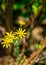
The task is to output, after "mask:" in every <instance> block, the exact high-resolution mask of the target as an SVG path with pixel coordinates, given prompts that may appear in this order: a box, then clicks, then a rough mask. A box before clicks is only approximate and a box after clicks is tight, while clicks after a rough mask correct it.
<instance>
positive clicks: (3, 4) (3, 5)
mask: <svg viewBox="0 0 46 65" xmlns="http://www.w3.org/2000/svg"><path fill="white" fill-rule="evenodd" d="M1 8H2V9H3V10H4V11H5V8H6V5H5V3H2V4H1Z"/></svg>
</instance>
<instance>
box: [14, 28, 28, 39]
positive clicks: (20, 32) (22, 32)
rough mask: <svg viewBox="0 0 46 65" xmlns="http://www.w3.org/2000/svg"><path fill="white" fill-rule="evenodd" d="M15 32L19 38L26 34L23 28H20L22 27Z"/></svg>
mask: <svg viewBox="0 0 46 65" xmlns="http://www.w3.org/2000/svg"><path fill="white" fill-rule="evenodd" d="M15 34H16V35H18V36H19V37H20V38H22V37H25V35H26V34H27V33H26V32H25V29H24V30H22V28H19V29H18V30H17V32H15Z"/></svg>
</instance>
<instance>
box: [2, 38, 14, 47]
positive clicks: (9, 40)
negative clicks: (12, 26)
mask: <svg viewBox="0 0 46 65" xmlns="http://www.w3.org/2000/svg"><path fill="white" fill-rule="evenodd" d="M2 41H3V42H2V43H1V44H3V47H6V48H8V47H10V43H12V42H13V41H12V40H11V39H9V38H3V39H2Z"/></svg>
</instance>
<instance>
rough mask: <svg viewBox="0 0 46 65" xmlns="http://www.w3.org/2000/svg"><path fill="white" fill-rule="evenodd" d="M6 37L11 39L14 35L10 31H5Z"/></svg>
mask: <svg viewBox="0 0 46 65" xmlns="http://www.w3.org/2000/svg"><path fill="white" fill-rule="evenodd" d="M6 37H7V38H9V39H11V40H13V39H15V35H14V34H13V33H12V31H11V32H10V33H8V32H6Z"/></svg>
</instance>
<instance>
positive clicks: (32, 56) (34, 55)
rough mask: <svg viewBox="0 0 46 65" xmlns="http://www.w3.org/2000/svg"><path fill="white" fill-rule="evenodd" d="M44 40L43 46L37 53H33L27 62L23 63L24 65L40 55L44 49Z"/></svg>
mask: <svg viewBox="0 0 46 65" xmlns="http://www.w3.org/2000/svg"><path fill="white" fill-rule="evenodd" d="M45 44H46V39H44V41H43V44H42V45H43V46H42V48H41V49H39V50H37V51H35V52H34V53H33V54H32V55H31V56H30V57H29V58H28V59H27V61H26V62H25V63H24V65H27V64H28V63H30V62H31V61H32V60H33V59H34V57H36V56H37V55H39V54H40V53H41V51H42V50H43V49H44V48H45V47H46V45H45Z"/></svg>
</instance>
